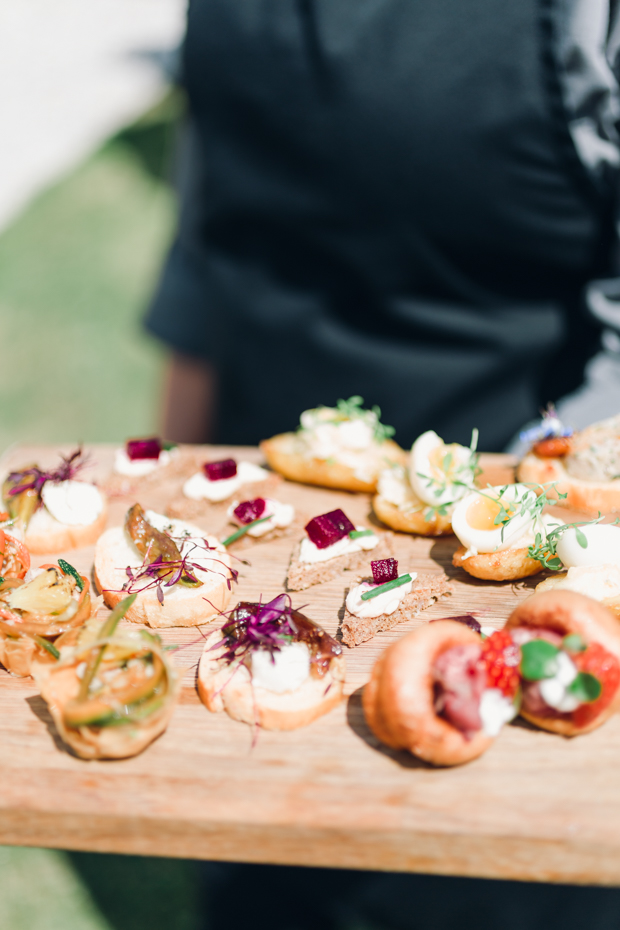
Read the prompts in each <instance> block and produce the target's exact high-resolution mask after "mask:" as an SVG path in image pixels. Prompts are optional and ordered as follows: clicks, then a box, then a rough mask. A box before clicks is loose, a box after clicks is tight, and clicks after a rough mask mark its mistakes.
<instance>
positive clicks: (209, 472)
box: [202, 459, 237, 481]
mask: <svg viewBox="0 0 620 930" xmlns="http://www.w3.org/2000/svg"><path fill="white" fill-rule="evenodd" d="M202 470H203V471H204V473H205V475H206V476H207V478H208V479H209V481H221V480H222V479H223V478H234V477H235V475H236V474H237V463H236V462H235V460H234V459H221V460H220V461H219V462H205V463H204V465H203V466H202Z"/></svg>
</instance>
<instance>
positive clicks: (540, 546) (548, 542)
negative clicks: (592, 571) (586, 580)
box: [527, 495, 618, 572]
mask: <svg viewBox="0 0 620 930" xmlns="http://www.w3.org/2000/svg"><path fill="white" fill-rule="evenodd" d="M564 496H566V495H564ZM603 519H604V517H603V515H602V514H601V512H600V511H599V514H598V517H595V518H594V519H593V520H581V521H578V522H576V523H562V524H561V525H559V526H556V527H555V528H554V529H553V530H550V531H549V532H548V533H547V534H546V538H545V537H543V535H542V533H537V534H536V537H535V540H534V545H533V546H530V547H529V549H528V550H527V554H528V556H529V558H530V559H536V560H537V561H538V562H541V563H542V564H543V565H544V567H545V568H548V569H550V571H552V572H559V571H561V570H562V569H563V568H564V566H563V564H562V560H561V559H560V557H559V555H558V554H557V548H558V543H559V541H560V540H561V538H562V536H564V534H565V533H566V532H567V530H570V529H574V530H575V537H576V539H577V542H578V544H579V545H580V546H581V548H582V549H587V548H588V538H587V536H586V534H585V533H583V532H582V531H581V529H580V527H582V526H594V525H595V524H597V523H600V522H601V520H603ZM617 523H618V520H617V519H616V520H614V523H613V524H611V525H612V526H613V525H615V524H617Z"/></svg>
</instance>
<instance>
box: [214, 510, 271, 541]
mask: <svg viewBox="0 0 620 930" xmlns="http://www.w3.org/2000/svg"><path fill="white" fill-rule="evenodd" d="M272 516H273V514H272V515H271V516H268V517H259V519H258V520H252V522H251V523H246V525H245V526H242V527H240V528H239V529H238V530H237V532H236V533H232V534H231V535H230V536H227V537H226V539H223V540H222V545H223V546H230V544H231V543H234V542H236V541H237V540H238V539H241V537H242V536H244V535H245V534H246V533H247V531H248V530H251V529H252V527H253V526H258V524H259V523H264V522H265V520H271V517H272Z"/></svg>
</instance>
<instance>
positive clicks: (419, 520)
mask: <svg viewBox="0 0 620 930" xmlns="http://www.w3.org/2000/svg"><path fill="white" fill-rule="evenodd" d="M419 503H420V507H419V509H411V510H401V509H400V507H397V506H396V504H393V503H392V502H391V501H388V500H386V499H385V498H384V497H381V495H380V494H376V495H375V496H374V497H373V499H372V506H373V510H374V512H375V513H376V515H377V516H378V517H379V519H380V520H381V522H382V523H385V524H386V526H389V527H390V529H392V530H398V531H399V532H400V533H417V534H418V536H445V535H448V534H450V533H452V523H451V519H450V517H449V516H441V515H440V514H438V513H437V511H435V512H434V513H433V515H432V516H431V518H430V519H427V517H428V514H429V512H430V507H428V506H427V505H426V504H424V503H423V502H422V501H420V502H419Z"/></svg>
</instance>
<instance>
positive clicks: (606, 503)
mask: <svg viewBox="0 0 620 930" xmlns="http://www.w3.org/2000/svg"><path fill="white" fill-rule="evenodd" d="M517 480H518V481H522V482H523V483H524V484H545V485H546V484H551V483H554V482H556V483H557V487H556V488H555V490H547V497H549V498H555V497H557V495H558V493H559V494H567V495H568V496H567V497H565V498H563V499H562V500H559V501H558V504H559V505H560V506H563V507H570V508H571V509H573V510H581V511H585V512H587V513H595V514H596V513H599V511H600V512H601V513H617V512H618V511H620V478H615V479H614V480H613V481H585V480H584V479H582V478H574V477H573V476H572V475H569V473H568V472H567V471H566V468H565V466H564V460H563V459H562V458H541V457H540V456H538V455H534V453H533V452H530V453H528V455H526V456H525V458H524V459H523V461H522V462H521V464H520V465H519V468H518V471H517Z"/></svg>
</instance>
